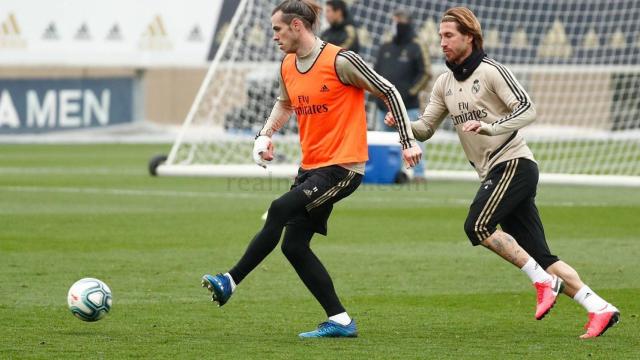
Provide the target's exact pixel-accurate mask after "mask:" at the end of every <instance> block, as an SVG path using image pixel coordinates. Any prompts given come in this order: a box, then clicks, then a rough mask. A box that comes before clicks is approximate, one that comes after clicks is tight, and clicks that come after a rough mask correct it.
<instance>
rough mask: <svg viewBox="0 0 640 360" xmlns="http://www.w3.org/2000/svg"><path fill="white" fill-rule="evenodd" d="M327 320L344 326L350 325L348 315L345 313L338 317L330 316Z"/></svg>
mask: <svg viewBox="0 0 640 360" xmlns="http://www.w3.org/2000/svg"><path fill="white" fill-rule="evenodd" d="M329 320H331V321H333V322H336V323H338V324H340V325H344V326H347V325H349V324H351V318H350V317H349V314H347V313H346V312H343V313H340V314H338V315H333V316H330V317H329Z"/></svg>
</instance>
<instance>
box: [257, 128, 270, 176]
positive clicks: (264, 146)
mask: <svg viewBox="0 0 640 360" xmlns="http://www.w3.org/2000/svg"><path fill="white" fill-rule="evenodd" d="M272 146H273V145H272V144H271V138H270V137H268V136H265V135H260V136H258V137H257V138H256V141H255V142H254V143H253V161H255V162H256V164H258V165H260V166H262V167H263V168H265V169H266V168H267V163H266V161H265V160H264V159H263V158H262V155H261V154H262V153H263V152H268V151H269V150H270V149H272V148H273V147H272Z"/></svg>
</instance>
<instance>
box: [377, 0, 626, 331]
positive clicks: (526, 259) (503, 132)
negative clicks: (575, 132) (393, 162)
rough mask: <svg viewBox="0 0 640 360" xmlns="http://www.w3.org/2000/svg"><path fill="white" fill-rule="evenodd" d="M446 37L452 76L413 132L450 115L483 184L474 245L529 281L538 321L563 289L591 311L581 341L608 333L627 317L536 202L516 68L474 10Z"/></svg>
mask: <svg viewBox="0 0 640 360" xmlns="http://www.w3.org/2000/svg"><path fill="white" fill-rule="evenodd" d="M440 39H441V40H440V46H441V47H442V51H443V53H444V56H445V58H446V65H447V67H448V68H449V69H450V71H447V72H445V73H444V74H442V75H440V77H438V79H437V80H436V82H435V84H434V86H433V91H432V92H431V97H430V99H429V104H428V105H427V107H426V108H425V110H424V113H423V114H422V116H420V118H419V120H418V121H415V122H413V123H412V124H411V127H412V129H413V133H414V134H415V136H416V139H418V140H419V141H426V140H428V139H429V138H431V136H433V134H434V132H435V131H436V129H437V128H438V126H439V125H440V123H441V122H442V121H443V120H444V118H445V117H446V116H447V115H449V116H450V117H451V120H452V121H453V125H454V126H455V128H456V131H457V133H458V137H459V138H460V143H461V144H462V148H463V149H464V152H465V154H466V155H467V158H468V159H469V162H470V163H471V165H472V166H473V167H474V168H475V170H476V171H477V172H478V175H479V177H480V180H481V182H482V184H481V185H480V188H479V189H478V192H477V194H476V197H475V199H474V200H473V202H472V203H471V207H470V209H469V214H468V216H467V220H466V222H465V224H464V229H465V232H466V233H467V236H468V237H469V239H470V240H471V243H472V244H473V245H483V246H485V247H487V248H488V249H490V250H491V251H493V252H495V253H496V254H498V255H500V256H501V257H502V258H504V259H505V260H507V261H509V262H510V263H512V264H513V265H515V266H517V267H518V268H520V269H521V270H522V271H523V272H525V273H526V274H527V275H528V276H529V278H530V279H531V281H532V282H533V284H534V285H535V288H536V290H537V294H538V297H537V300H538V301H537V306H536V314H535V318H536V319H537V320H541V319H542V318H543V317H544V316H545V315H546V314H547V313H548V312H549V311H550V310H551V308H552V307H553V305H554V304H555V302H556V297H557V296H558V294H559V293H560V292H562V290H563V288H564V293H565V294H566V295H567V296H569V297H571V298H573V299H574V300H575V301H576V302H578V303H579V304H581V305H582V306H584V308H585V309H586V310H587V312H588V313H589V321H588V323H587V325H586V326H585V327H586V329H587V331H586V333H585V334H583V335H582V336H581V338H583V339H586V338H591V337H596V336H600V335H602V334H603V333H604V332H605V331H606V330H607V329H608V328H609V327H611V326H613V325H615V324H616V323H617V322H618V319H619V316H620V312H619V311H618V309H617V308H616V307H615V306H613V305H612V304H610V303H608V302H607V301H605V300H604V299H602V298H601V297H600V296H598V295H597V294H596V293H595V292H594V291H593V290H591V288H589V286H587V285H585V284H584V283H583V282H582V280H580V276H579V275H578V273H577V272H576V271H575V270H574V269H573V268H572V267H571V266H569V265H568V264H567V263H565V262H564V261H561V260H559V259H558V257H557V256H555V255H553V254H551V251H550V250H549V246H548V245H547V241H546V238H545V235H544V229H543V226H542V221H541V220H540V215H539V214H538V209H537V208H536V205H535V196H536V189H537V185H538V165H537V163H536V162H535V159H534V157H533V153H532V152H531V150H530V149H529V147H528V146H527V143H526V142H525V140H524V138H523V137H522V136H521V135H520V134H519V133H518V129H520V128H522V127H524V126H526V125H528V124H529V123H531V122H532V121H534V120H535V117H536V111H535V108H534V105H533V103H532V102H531V99H530V98H529V95H528V94H527V93H526V91H525V90H524V88H523V87H522V86H521V85H520V83H519V82H518V81H517V80H516V78H515V77H514V76H513V74H512V73H511V71H509V70H508V69H507V68H506V67H504V66H503V65H502V64H500V63H499V62H497V61H495V60H493V59H491V58H489V57H487V56H486V54H485V53H484V51H483V48H482V30H481V28H480V22H479V21H478V19H477V18H476V16H475V15H474V14H473V12H471V10H469V9H467V8H464V7H455V8H451V9H449V10H447V11H446V12H445V13H444V15H443V17H442V19H441V21H440ZM394 117H395V114H387V117H386V119H385V122H386V123H387V125H394V124H395V121H394ZM498 225H500V227H501V229H498V228H497V226H498Z"/></svg>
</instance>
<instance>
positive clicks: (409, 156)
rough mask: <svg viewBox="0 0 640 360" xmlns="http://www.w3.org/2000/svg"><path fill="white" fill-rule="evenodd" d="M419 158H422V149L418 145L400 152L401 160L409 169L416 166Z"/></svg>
mask: <svg viewBox="0 0 640 360" xmlns="http://www.w3.org/2000/svg"><path fill="white" fill-rule="evenodd" d="M412 142H413V141H412ZM420 158H422V149H420V146H418V144H413V145H412V146H411V147H410V148H407V149H404V150H402V159H403V160H404V162H405V164H407V165H409V167H414V166H416V165H418V163H420Z"/></svg>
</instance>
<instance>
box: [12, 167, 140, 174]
mask: <svg viewBox="0 0 640 360" xmlns="http://www.w3.org/2000/svg"><path fill="white" fill-rule="evenodd" d="M72 174H73V175H141V174H142V175H146V172H145V171H142V170H133V169H132V170H122V169H121V168H119V169H112V168H104V167H103V168H93V167H86V168H77V167H74V168H67V167H37V168H24V167H0V175H72Z"/></svg>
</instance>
